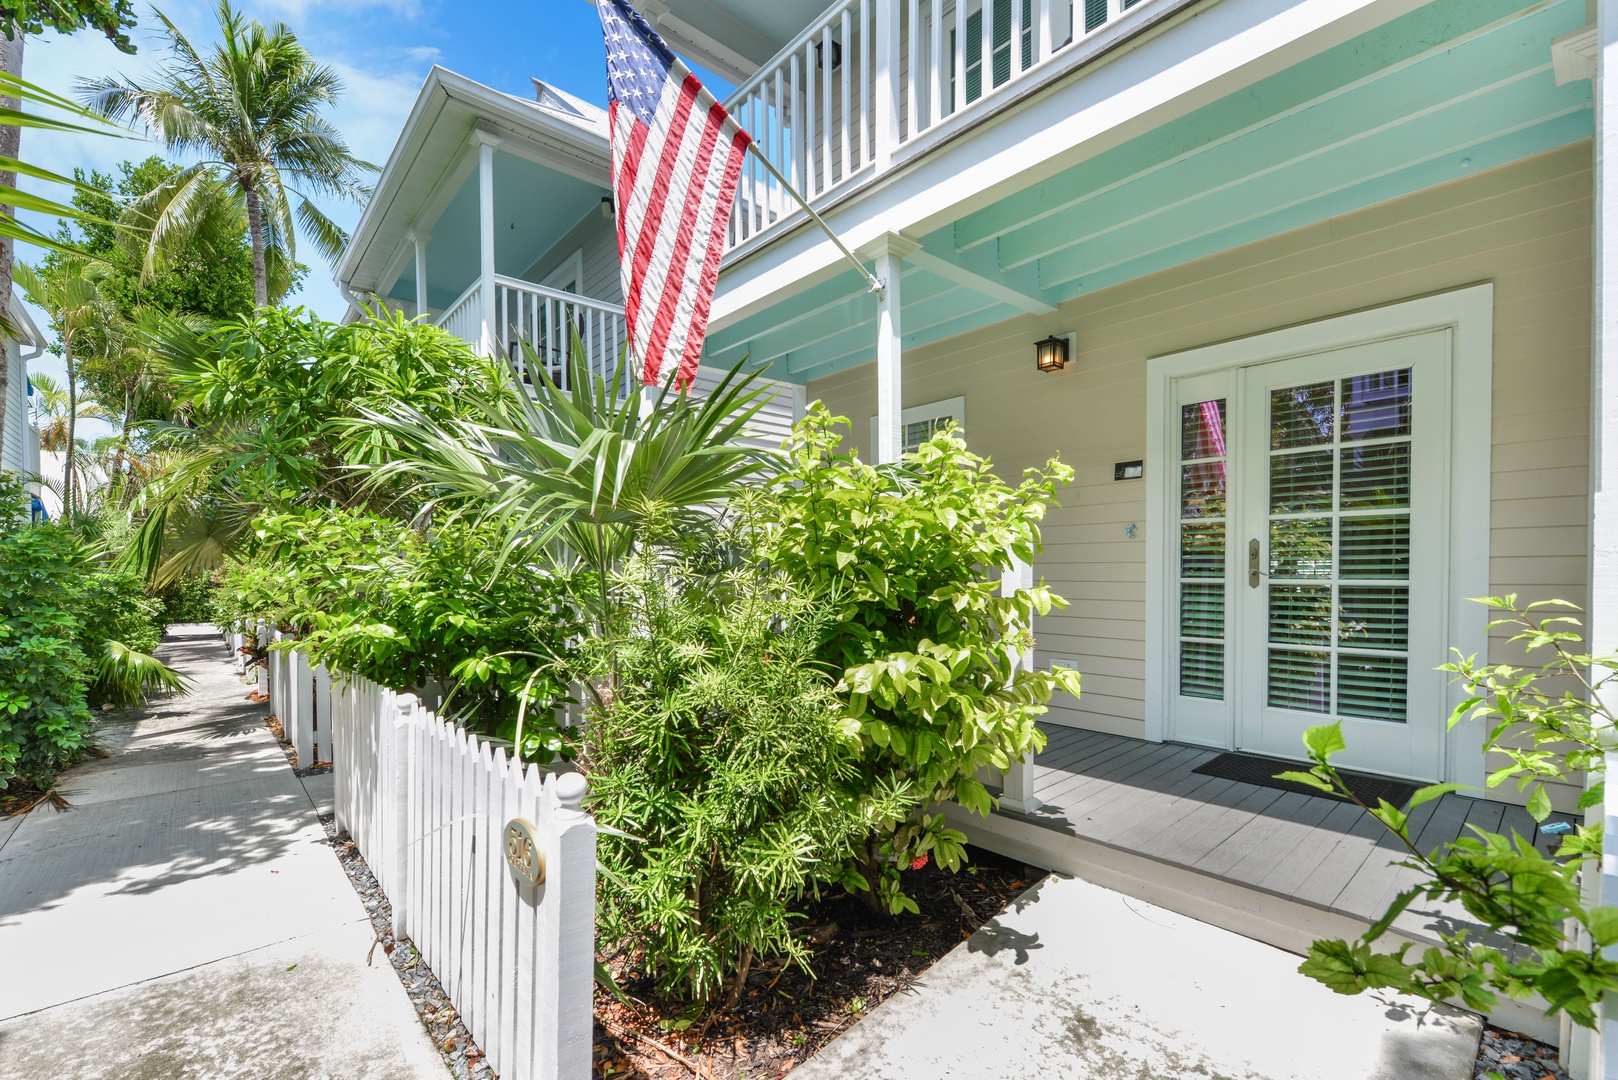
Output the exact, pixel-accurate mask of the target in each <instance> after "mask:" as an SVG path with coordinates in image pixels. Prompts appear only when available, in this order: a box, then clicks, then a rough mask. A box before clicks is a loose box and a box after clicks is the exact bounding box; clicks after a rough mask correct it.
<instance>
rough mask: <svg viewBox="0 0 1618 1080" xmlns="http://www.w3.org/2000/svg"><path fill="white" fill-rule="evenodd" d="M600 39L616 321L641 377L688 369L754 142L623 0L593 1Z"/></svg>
mask: <svg viewBox="0 0 1618 1080" xmlns="http://www.w3.org/2000/svg"><path fill="white" fill-rule="evenodd" d="M596 10H597V11H599V12H600V13H601V29H602V32H603V33H605V34H606V38H607V91H608V106H607V109H608V113H607V115H608V118H609V121H610V123H611V125H612V188H613V205H614V206H615V207H616V208H617V215H618V268H619V273H620V274H621V275H622V277H623V284H624V320H625V322H626V323H628V327H629V349H630V355H631V357H632V358H633V359H634V360H635V361H636V362H638V363H639V365H640V373H641V381H642V382H646V383H655V382H657V381H658V376H659V373H660V372H661V371H662V370H663V364H664V361H665V360H668V361H672V362H673V363H674V364H676V365H677V366H676V369H675V376H674V381H675V385H676V386H677V387H678V388H679V389H681V390H684V389H685V388H686V387H687V386H689V385H690V384H691V380H692V379H694V378H695V377H696V373H697V361H698V358H699V357H700V356H701V355H702V340H703V338H704V337H705V336H706V335H707V332H708V309H709V307H710V306H711V305H712V303H713V293H714V285H715V283H716V282H717V281H718V280H719V257H720V254H721V253H722V247H723V239H724V234H725V228H726V226H727V225H728V223H729V221H730V209H731V204H732V203H733V202H734V201H735V198H736V182H737V180H738V179H739V178H740V177H741V171H742V159H743V158H744V157H745V156H746V154H747V146H748V143H749V142H751V141H752V140H751V139H750V138H749V137H748V134H747V132H745V131H743V130H742V129H741V127H740V126H739V125H738V124H737V123H736V122H735V121H734V120H732V119H731V118H730V114H729V113H727V112H726V111H725V108H724V106H722V105H720V104H719V102H718V101H716V100H715V99H714V96H713V95H712V94H710V93H708V91H707V90H705V89H703V86H702V84H701V83H700V82H698V81H697V79H696V77H695V76H694V75H692V74H691V72H690V70H689V69H687V68H686V66H685V65H684V64H683V63H681V62H680V60H679V58H678V57H676V56H675V55H674V53H673V52H671V51H670V50H669V47H668V46H667V45H665V44H664V43H663V39H662V38H660V37H658V36H657V34H656V33H655V32H654V31H653V30H652V28H651V27H650V26H648V25H647V24H646V20H644V19H642V18H641V17H640V15H639V14H638V13H637V12H636V11H635V10H634V9H633V8H631V7H629V5H628V4H626V3H624V2H623V0H597V2H596Z"/></svg>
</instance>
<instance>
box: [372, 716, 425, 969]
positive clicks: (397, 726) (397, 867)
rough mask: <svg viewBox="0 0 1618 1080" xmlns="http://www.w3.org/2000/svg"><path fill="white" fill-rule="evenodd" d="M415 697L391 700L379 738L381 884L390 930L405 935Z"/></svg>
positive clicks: (409, 927)
mask: <svg viewBox="0 0 1618 1080" xmlns="http://www.w3.org/2000/svg"><path fill="white" fill-rule="evenodd" d="M415 717H416V698H415V695H413V694H400V695H399V696H398V697H397V698H395V699H394V708H393V711H392V712H391V713H388V714H385V715H384V716H383V717H382V725H381V726H382V739H383V741H384V742H385V743H386V744H387V756H388V772H387V776H386V786H385V788H384V790H383V792H382V798H381V800H380V801H381V803H382V806H383V807H384V808H385V809H384V811H383V812H384V813H385V814H387V818H388V820H387V833H388V835H387V849H386V852H387V854H386V856H385V857H386V859H387V873H388V882H387V885H386V886H385V888H386V891H387V894H388V899H389V901H390V902H391V903H392V904H393V932H394V934H395V935H396V936H400V937H408V936H410V933H411V930H412V929H413V927H412V924H411V916H412V915H413V914H414V912H413V911H412V910H411V904H410V901H411V896H410V890H409V889H408V888H407V887H406V886H405V882H406V881H407V880H408V877H409V872H410V871H409V866H410V860H409V847H410V843H411V839H412V837H411V835H410V798H411V794H412V790H413V788H412V783H411V781H412V779H413V772H414V770H413V768H412V763H411V760H410V758H411V746H412V744H411V739H410V729H411V727H412V726H413V725H414V724H415Z"/></svg>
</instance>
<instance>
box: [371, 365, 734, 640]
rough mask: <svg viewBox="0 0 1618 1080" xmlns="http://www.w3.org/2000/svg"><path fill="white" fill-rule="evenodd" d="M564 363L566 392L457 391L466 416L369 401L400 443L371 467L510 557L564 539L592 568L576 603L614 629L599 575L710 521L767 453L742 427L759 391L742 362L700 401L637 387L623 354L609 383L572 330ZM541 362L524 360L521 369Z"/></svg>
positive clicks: (374, 417) (602, 626)
mask: <svg viewBox="0 0 1618 1080" xmlns="http://www.w3.org/2000/svg"><path fill="white" fill-rule="evenodd" d="M571 365H572V379H571V384H572V386H573V387H574V388H575V389H574V391H573V392H572V393H571V394H569V393H567V392H564V391H562V390H561V389H560V388H558V387H556V386H553V385H552V384H551V383H550V382H549V381H547V380H540V381H539V382H538V383H536V384H535V385H534V386H533V387H532V390H531V396H530V394H528V393H517V392H514V391H512V390H511V389H509V388H502V389H500V390H498V391H495V392H487V391H486V392H483V393H476V394H465V395H462V398H463V400H464V401H465V403H466V404H467V406H468V411H467V413H466V415H464V416H461V417H457V418H454V419H451V420H449V421H448V422H445V421H444V420H443V419H442V418H440V417H437V416H433V415H429V414H427V413H425V412H424V411H423V410H422V409H421V408H419V407H417V406H415V405H414V404H413V403H412V402H409V401H401V402H395V403H387V404H386V405H378V406H377V407H376V408H375V409H374V410H368V411H367V419H368V420H369V421H370V422H371V423H372V425H374V430H376V431H377V432H379V433H381V434H382V435H383V436H384V437H386V438H388V439H390V440H391V443H392V445H393V446H395V447H398V448H400V449H401V450H402V451H403V452H402V453H399V454H396V455H395V456H394V457H393V459H392V460H391V461H381V462H378V464H377V465H376V467H375V469H374V473H373V475H374V477H375V478H376V480H377V481H392V480H394V479H396V478H401V477H403V478H408V479H409V480H411V481H412V482H414V483H415V484H416V485H417V489H418V490H423V491H429V492H432V493H435V495H436V498H437V500H438V501H440V502H442V503H444V504H446V505H448V506H450V507H453V508H454V509H455V510H456V511H458V512H471V513H473V514H474V516H475V517H476V518H477V520H478V521H480V522H481V523H483V524H484V525H486V526H487V527H489V528H491V529H493V530H495V531H497V532H498V533H499V534H500V535H501V536H502V537H503V538H504V541H505V544H504V546H505V551H506V552H507V553H508V554H509V553H512V552H515V551H517V550H518V549H521V550H523V551H527V552H536V551H539V550H542V549H544V548H545V547H546V546H547V545H550V544H551V543H553V542H554V541H558V540H560V541H562V542H563V543H564V544H565V545H566V547H567V549H568V551H569V552H571V553H572V554H573V555H575V556H576V557H578V558H579V559H581V560H582V561H583V562H584V564H585V565H586V566H587V567H588V568H589V570H590V572H591V574H592V575H593V577H592V581H593V582H594V585H595V588H594V589H593V590H591V591H590V592H589V593H587V594H581V595H580V597H579V599H580V602H581V603H583V604H584V605H585V606H586V608H587V609H588V610H589V611H590V613H591V614H592V615H593V616H594V618H595V619H596V622H597V628H598V630H600V631H601V632H602V633H604V634H606V635H607V636H608V637H612V636H614V635H613V633H612V631H611V628H610V626H609V625H608V623H609V622H610V615H611V607H612V605H611V601H610V599H609V597H608V595H607V582H608V578H609V576H610V574H611V572H612V570H613V569H614V568H615V567H617V566H619V565H620V564H621V563H622V560H623V559H624V558H625V557H627V556H628V555H629V554H630V553H631V552H632V551H633V550H634V549H635V545H636V542H637V540H638V539H639V538H640V537H641V536H642V535H643V534H644V533H646V532H647V531H648V530H651V531H653V532H660V533H667V532H674V531H679V530H682V529H696V530H699V531H701V530H706V529H708V528H709V527H710V523H711V519H712V507H713V506H715V505H717V504H719V503H722V502H723V501H724V500H725V499H727V498H729V497H730V496H732V495H734V494H736V493H737V492H738V491H739V490H740V485H741V483H742V482H743V481H744V480H746V479H747V478H749V477H751V476H754V475H756V474H758V473H759V472H760V471H761V470H762V468H763V467H764V464H765V460H766V455H763V454H761V453H760V452H759V451H757V450H755V449H753V448H751V447H749V446H748V445H746V444H745V443H743V442H742V441H741V436H742V433H743V431H744V429H745V427H746V425H747V422H748V421H749V420H751V419H752V418H753V416H754V415H756V414H757V413H758V411H759V409H761V408H763V406H764V404H765V398H764V395H763V392H762V390H761V389H760V388H759V387H757V386H755V385H754V376H750V375H742V374H740V372H739V370H738V371H732V372H730V373H728V374H727V375H726V376H725V378H724V379H722V380H721V382H720V383H719V385H718V386H716V387H715V388H714V390H713V392H712V393H711V394H708V395H707V396H705V397H703V398H702V399H701V400H693V399H692V398H690V397H686V396H685V395H682V394H679V393H677V392H676V391H674V390H672V389H670V388H669V387H667V386H665V387H663V388H662V389H661V390H659V391H657V392H655V393H650V392H647V393H646V394H643V392H642V391H639V390H637V389H634V388H632V387H631V386H630V385H629V381H630V378H631V377H630V376H629V374H628V371H627V368H626V367H625V366H624V365H619V366H618V369H617V371H616V373H615V374H614V376H613V378H612V379H611V380H608V379H606V378H604V377H602V376H601V375H599V374H594V373H592V372H591V371H590V370H589V366H588V364H587V362H586V360H585V355H584V348H583V345H582V344H581V343H580V342H579V340H578V338H577V337H575V338H574V339H573V351H572V357H571ZM539 367H540V365H538V364H537V363H535V362H534V358H532V357H530V365H529V369H530V370H534V369H536V368H539Z"/></svg>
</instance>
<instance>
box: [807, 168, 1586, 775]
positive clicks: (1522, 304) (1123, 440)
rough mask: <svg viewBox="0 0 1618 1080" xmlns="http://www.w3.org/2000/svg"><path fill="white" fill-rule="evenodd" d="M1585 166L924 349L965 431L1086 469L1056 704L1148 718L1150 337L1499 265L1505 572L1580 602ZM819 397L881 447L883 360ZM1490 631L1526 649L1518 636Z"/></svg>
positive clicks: (1321, 232)
mask: <svg viewBox="0 0 1618 1080" xmlns="http://www.w3.org/2000/svg"><path fill="white" fill-rule="evenodd" d="M1590 184H1591V174H1590V148H1589V145H1588V144H1587V143H1586V144H1580V145H1578V146H1574V147H1569V148H1566V149H1563V150H1558V151H1555V152H1553V153H1549V154H1544V155H1541V156H1539V157H1536V158H1532V159H1529V160H1527V161H1523V162H1519V163H1517V164H1515V165H1510V166H1506V167H1504V168H1500V169H1495V170H1491V171H1488V172H1484V173H1479V174H1478V175H1475V176H1469V177H1466V178H1465V179H1462V180H1457V181H1455V182H1454V183H1451V184H1446V185H1444V186H1442V187H1438V188H1432V189H1429V190H1427V191H1424V192H1420V193H1418V194H1416V195H1412V196H1409V197H1406V198H1403V199H1398V200H1395V201H1393V202H1389V203H1385V204H1383V205H1380V206H1376V207H1372V208H1371V209H1368V210H1364V211H1360V212H1358V213H1354V214H1349V215H1345V216H1343V217H1340V218H1335V219H1333V220H1331V221H1327V222H1323V223H1321V224H1318V225H1314V226H1310V227H1308V228H1304V229H1298V230H1296V231H1294V232H1290V233H1285V234H1283V235H1280V236H1276V237H1272V238H1271V239H1268V240H1264V241H1260V242H1258V243H1255V244H1250V245H1247V246H1246V247H1241V248H1237V249H1235V250H1232V251H1229V252H1225V253H1223V254H1220V255H1215V256H1212V257H1210V258H1206V259H1202V260H1199V261H1197V262H1194V263H1190V264H1187V265H1185V266H1181V267H1176V268H1175V269H1172V270H1167V271H1163V272H1162V273H1158V274H1153V275H1151V276H1149V277H1145V278H1141V279H1139V280H1137V281H1132V282H1128V283H1126V284H1123V285H1118V286H1115V287H1113V288H1110V289H1106V290H1103V291H1101V292H1098V293H1096V294H1095V295H1093V296H1085V297H1081V298H1079V299H1076V300H1073V301H1070V302H1068V303H1066V304H1064V305H1062V308H1061V311H1060V312H1058V313H1057V314H1056V315H1053V316H1027V317H1021V318H1017V319H1012V320H1008V321H1006V322H1003V323H1000V324H997V325H995V326H992V327H989V328H987V329H984V330H980V331H976V332H974V333H971V334H964V335H961V336H959V337H955V338H951V339H950V340H948V341H944V342H940V343H938V344H934V345H929V346H926V347H924V348H918V349H914V350H910V351H907V352H906V353H905V355H904V379H903V387H904V404H905V405H907V406H912V405H919V404H923V403H925V402H929V401H936V400H939V399H941V398H948V397H954V396H956V395H962V396H964V397H965V398H966V406H967V418H968V421H969V423H968V431H969V441H970V444H971V446H972V448H973V449H974V450H976V451H978V452H979V453H984V454H988V455H990V456H991V457H993V458H994V460H995V463H996V465H997V468H998V471H999V472H1000V474H1001V475H1002V476H1004V477H1007V478H1014V477H1016V476H1017V475H1018V474H1019V473H1020V472H1021V470H1022V469H1023V468H1025V467H1026V466H1029V465H1033V464H1037V463H1039V462H1042V461H1043V460H1044V459H1045V458H1046V457H1048V456H1050V455H1051V454H1052V453H1060V454H1061V456H1062V460H1063V461H1065V462H1067V463H1068V464H1070V465H1072V466H1073V467H1074V469H1075V470H1076V471H1077V477H1076V479H1075V481H1074V483H1073V484H1072V486H1070V487H1068V488H1067V489H1066V490H1065V491H1064V492H1063V495H1062V499H1063V502H1064V503H1065V506H1064V507H1063V508H1062V509H1060V510H1057V511H1055V512H1054V513H1053V514H1052V515H1051V517H1050V519H1049V522H1048V525H1047V528H1046V533H1045V537H1046V551H1045V554H1044V555H1043V557H1042V558H1041V559H1040V560H1039V563H1038V566H1037V570H1038V572H1039V573H1041V574H1043V575H1044V576H1045V578H1046V579H1047V580H1048V581H1049V582H1050V584H1051V585H1052V586H1053V587H1054V588H1055V589H1056V591H1058V592H1059V593H1061V594H1062V595H1063V596H1066V597H1067V598H1068V600H1069V601H1070V606H1069V607H1068V609H1067V610H1066V611H1063V612H1060V613H1055V614H1052V615H1051V616H1050V617H1048V618H1045V619H1041V620H1040V621H1039V623H1038V625H1037V627H1036V630H1037V635H1038V639H1039V653H1038V656H1039V659H1040V661H1041V663H1042V664H1043V663H1044V662H1046V661H1047V659H1048V658H1049V657H1051V656H1056V657H1065V658H1071V659H1074V660H1076V661H1077V662H1078V664H1079V667H1080V670H1081V671H1082V672H1083V675H1084V690H1085V692H1084V696H1083V698H1082V699H1081V700H1080V701H1077V702H1074V701H1072V699H1063V700H1062V701H1060V702H1058V703H1057V706H1056V707H1055V708H1053V710H1052V714H1051V718H1052V719H1053V720H1055V721H1057V722H1059V723H1064V724H1072V725H1076V726H1080V727H1086V728H1095V729H1098V730H1102V731H1110V732H1116V733H1119V734H1124V735H1132V736H1137V737H1139V736H1143V735H1144V733H1145V729H1144V711H1143V701H1144V679H1145V590H1146V586H1145V581H1146V566H1145V558H1146V543H1145V526H1146V521H1145V514H1146V511H1145V504H1144V496H1145V485H1144V483H1143V482H1142V481H1139V480H1135V481H1121V482H1115V481H1114V480H1113V479H1112V466H1113V463H1114V462H1118V461H1129V460H1133V459H1136V458H1144V457H1146V361H1147V358H1148V357H1152V356H1157V355H1161V354H1164V353H1171V352H1176V351H1179V350H1183V349H1189V348H1193V347H1195V346H1199V345H1206V344H1209V343H1211V342H1216V341H1222V340H1226V339H1230V338H1236V337H1242V336H1246V335H1250V334H1256V333H1261V332H1263V331H1267V330H1273V329H1276V328H1278V327H1283V326H1288V325H1292V324H1296V323H1302V322H1309V321H1313V320H1316V319H1322V318H1326V317H1329V316H1332V315H1338V314H1341V313H1343V312H1348V311H1354V310H1357V309H1360V308H1366V307H1374V306H1377V305H1381V304H1387V303H1392V302H1395V301H1399V300H1405V299H1408V298H1410V297H1414V296H1419V295H1422V294H1425V293H1432V292H1438V291H1442V290H1446V289H1452V288H1455V287H1457V286H1462V285H1467V284H1473V283H1476V282H1482V281H1491V282H1493V283H1494V285H1495V317H1494V330H1495V337H1494V395H1493V397H1494V415H1493V417H1492V431H1493V437H1494V454H1493V478H1492V485H1491V491H1490V493H1489V496H1490V498H1491V507H1490V520H1491V529H1490V550H1491V562H1490V568H1491V575H1490V576H1491V583H1492V588H1493V590H1494V591H1495V592H1496V593H1501V592H1512V591H1515V592H1518V593H1521V594H1522V595H1523V596H1524V598H1532V599H1541V598H1546V597H1553V596H1554V597H1562V598H1565V599H1569V600H1572V601H1574V602H1576V603H1580V604H1582V603H1583V602H1584V601H1585V597H1586V588H1587V586H1586V583H1587V579H1588V574H1587V565H1586V564H1587V558H1586V553H1585V535H1586V534H1585V530H1586V526H1587V522H1588V495H1587V483H1588V471H1587V457H1588V452H1589V440H1588V438H1587V435H1586V433H1587V431H1588V429H1589V396H1590V377H1589V365H1590V213H1591V211H1590V205H1591V204H1590ZM1053 331H1054V332H1066V331H1074V332H1076V333H1077V334H1078V339H1077V349H1076V354H1075V356H1074V357H1073V359H1072V362H1071V363H1070V364H1069V366H1068V369H1067V370H1066V371H1064V372H1062V373H1060V374H1055V375H1043V374H1040V373H1039V372H1037V371H1035V369H1034V363H1033V344H1032V343H1033V342H1034V341H1035V340H1037V339H1038V338H1040V337H1043V336H1044V335H1045V334H1046V333H1048V332H1053ZM808 396H809V399H810V400H811V401H813V400H815V399H816V398H820V399H822V400H824V401H825V402H826V403H827V404H828V406H830V407H831V409H832V410H833V411H834V412H837V413H839V414H842V415H845V416H848V417H850V418H851V419H852V420H853V432H852V437H853V438H854V440H855V441H856V442H858V443H860V444H861V449H862V451H863V452H865V454H866V456H867V457H869V449H870V448H869V447H868V446H865V445H864V443H865V442H866V441H867V440H868V439H869V434H868V423H869V421H868V418H869V417H870V416H871V415H872V413H873V412H874V411H875V404H876V384H875V369H874V367H873V366H871V365H865V366H863V367H860V368H856V369H852V370H849V371H845V372H842V373H840V374H837V375H833V376H829V377H827V378H824V379H818V380H816V381H815V382H813V383H811V384H810V386H809V394H808ZM1462 420H1463V422H1465V420H1466V418H1462ZM1131 523H1134V524H1136V525H1137V526H1139V528H1138V529H1137V530H1136V536H1135V537H1134V538H1133V539H1131V538H1129V537H1128V536H1127V535H1126V527H1127V526H1128V525H1130V524H1131ZM1491 651H1492V654H1493V656H1492V658H1493V659H1495V660H1497V661H1506V660H1511V659H1517V657H1514V656H1512V655H1510V654H1508V653H1507V651H1506V649H1505V646H1504V644H1503V635H1499V634H1497V635H1496V637H1495V639H1494V644H1493V647H1492V650H1491ZM1502 797H1507V798H1509V797H1510V796H1509V795H1503V796H1502ZM1559 801H1560V800H1559Z"/></svg>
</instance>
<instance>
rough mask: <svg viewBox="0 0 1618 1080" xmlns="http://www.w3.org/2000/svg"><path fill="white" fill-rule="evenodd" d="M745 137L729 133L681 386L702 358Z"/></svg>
mask: <svg viewBox="0 0 1618 1080" xmlns="http://www.w3.org/2000/svg"><path fill="white" fill-rule="evenodd" d="M748 141H749V140H748V137H747V133H746V132H745V131H742V130H741V129H740V128H738V129H737V130H736V134H734V135H733V136H731V140H730V154H729V158H728V160H727V161H726V163H725V173H724V179H723V181H722V183H723V185H724V186H723V190H724V191H726V192H729V197H728V198H725V199H723V200H717V199H716V200H715V204H716V205H715V206H714V208H713V213H712V214H711V216H710V218H709V226H708V251H707V257H706V258H704V259H703V260H702V277H701V283H700V285H699V286H698V288H697V294H696V299H695V302H694V303H693V305H692V313H691V314H692V317H691V322H690V324H689V328H688V329H687V331H686V344H685V348H684V349H683V350H682V351H681V356H680V370H679V374H678V376H677V377H676V385H678V386H679V387H680V388H681V389H684V388H685V387H687V386H690V385H691V382H692V380H694V379H695V378H696V377H697V365H698V363H699V362H700V361H701V359H702V343H703V341H705V340H706V339H707V337H708V311H709V309H710V308H711V307H713V294H714V289H715V288H716V287H717V286H718V285H719V260H720V258H721V257H722V256H723V255H724V252H725V245H724V240H725V229H726V227H727V226H728V225H729V224H730V211H729V204H730V201H731V199H733V198H734V197H735V194H736V184H737V182H738V181H739V180H740V179H741V175H742V164H743V162H745V161H746V160H747V144H748ZM720 201H723V202H724V203H725V204H726V211H725V213H723V214H720V213H718V212H717V211H718V205H717V204H718V203H719V202H720Z"/></svg>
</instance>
